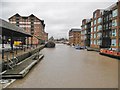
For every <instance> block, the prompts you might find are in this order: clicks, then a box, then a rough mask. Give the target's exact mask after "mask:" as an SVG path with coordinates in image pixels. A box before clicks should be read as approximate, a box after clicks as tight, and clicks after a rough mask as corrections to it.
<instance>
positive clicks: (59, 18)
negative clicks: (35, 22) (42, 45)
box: [0, 0, 118, 39]
mask: <svg viewBox="0 0 120 90" xmlns="http://www.w3.org/2000/svg"><path fill="white" fill-rule="evenodd" d="M117 1H118V0H2V1H1V2H0V6H1V8H2V9H0V12H2V13H1V14H0V18H2V19H4V20H6V21H8V18H9V17H11V16H12V15H14V14H16V13H19V14H20V15H21V16H29V15H30V14H34V15H35V16H37V17H38V18H40V19H41V20H44V21H45V24H46V26H45V31H46V32H47V33H48V34H49V37H51V36H53V37H54V38H55V39H57V38H58V39H59V38H68V32H69V30H70V29H71V28H79V29H80V28H81V23H82V20H83V19H89V18H91V17H92V14H93V12H94V11H95V10H96V9H105V8H107V7H109V6H110V5H112V4H114V3H116V2H117Z"/></svg>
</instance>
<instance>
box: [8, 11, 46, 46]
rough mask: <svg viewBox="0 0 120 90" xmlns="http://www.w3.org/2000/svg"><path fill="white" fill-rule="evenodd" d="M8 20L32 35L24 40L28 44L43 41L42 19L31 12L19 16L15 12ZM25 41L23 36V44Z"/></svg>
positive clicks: (43, 25) (43, 26)
mask: <svg viewBox="0 0 120 90" xmlns="http://www.w3.org/2000/svg"><path fill="white" fill-rule="evenodd" d="M9 22H10V23H12V24H15V25H17V26H19V27H22V28H24V30H25V31H26V32H28V33H31V34H32V35H33V37H32V38H28V40H26V41H28V42H29V44H40V43H41V42H43V40H44V36H45V35H44V33H45V31H44V28H45V24H44V20H41V19H39V18H37V17H36V16H35V15H33V14H31V15H30V16H20V15H19V14H18V13H17V14H15V15H13V16H11V17H10V18H9ZM46 39H47V38H46ZM22 40H23V39H22ZM26 41H25V38H24V40H23V43H24V44H25V42H26Z"/></svg>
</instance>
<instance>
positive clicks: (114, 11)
mask: <svg viewBox="0 0 120 90" xmlns="http://www.w3.org/2000/svg"><path fill="white" fill-rule="evenodd" d="M117 15H118V10H117V9H115V10H113V11H112V17H116V16H117Z"/></svg>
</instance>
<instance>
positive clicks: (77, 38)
mask: <svg viewBox="0 0 120 90" xmlns="http://www.w3.org/2000/svg"><path fill="white" fill-rule="evenodd" d="M69 44H70V45H80V44H81V29H75V28H74V29H71V30H70V31H69Z"/></svg>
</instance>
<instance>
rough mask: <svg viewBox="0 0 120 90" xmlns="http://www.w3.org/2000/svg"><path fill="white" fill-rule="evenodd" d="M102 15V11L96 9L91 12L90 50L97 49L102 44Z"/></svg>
mask: <svg viewBox="0 0 120 90" xmlns="http://www.w3.org/2000/svg"><path fill="white" fill-rule="evenodd" d="M102 15H103V10H100V9H97V10H96V11H94V12H93V17H92V20H91V44H90V47H91V48H96V49H99V48H100V46H101V43H102V40H101V37H102Z"/></svg>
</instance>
